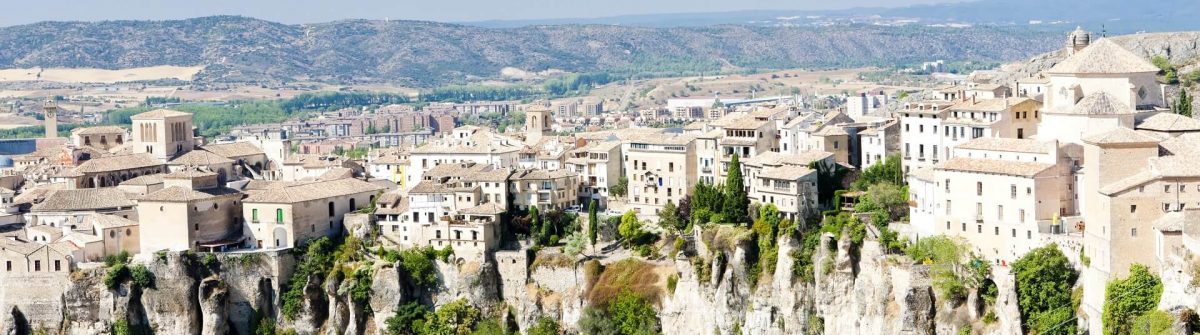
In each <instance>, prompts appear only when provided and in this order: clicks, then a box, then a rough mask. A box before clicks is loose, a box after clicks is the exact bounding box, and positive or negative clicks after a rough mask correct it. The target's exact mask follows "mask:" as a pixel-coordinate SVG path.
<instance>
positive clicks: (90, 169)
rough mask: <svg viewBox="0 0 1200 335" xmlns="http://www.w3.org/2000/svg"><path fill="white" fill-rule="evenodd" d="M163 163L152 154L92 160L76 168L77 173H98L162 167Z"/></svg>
mask: <svg viewBox="0 0 1200 335" xmlns="http://www.w3.org/2000/svg"><path fill="white" fill-rule="evenodd" d="M161 165H163V163H162V162H161V161H159V160H157V159H154V157H153V156H150V154H132V155H122V156H108V157H100V158H92V159H90V160H88V161H86V162H83V164H79V166H77V167H75V169H74V172H75V173H97V172H109V171H121V170H132V169H139V168H147V167H154V166H161Z"/></svg>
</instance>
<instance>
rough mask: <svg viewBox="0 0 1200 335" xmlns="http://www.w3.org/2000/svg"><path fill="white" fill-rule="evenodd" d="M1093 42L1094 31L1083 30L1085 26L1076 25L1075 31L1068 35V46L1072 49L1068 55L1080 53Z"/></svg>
mask: <svg viewBox="0 0 1200 335" xmlns="http://www.w3.org/2000/svg"><path fill="white" fill-rule="evenodd" d="M1090 44H1092V33H1089V32H1086V31H1083V27H1080V26H1075V31H1072V32H1071V34H1070V35H1067V48H1068V49H1071V51H1069V54H1068V56H1070V55H1074V54H1075V53H1078V52H1079V50H1083V48H1086V47H1087V46H1088V45H1090Z"/></svg>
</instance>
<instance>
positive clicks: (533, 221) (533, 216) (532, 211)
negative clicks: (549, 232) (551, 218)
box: [529, 206, 542, 241]
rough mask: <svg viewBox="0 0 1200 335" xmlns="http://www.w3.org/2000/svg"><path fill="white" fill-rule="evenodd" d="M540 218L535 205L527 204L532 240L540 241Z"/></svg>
mask: <svg viewBox="0 0 1200 335" xmlns="http://www.w3.org/2000/svg"><path fill="white" fill-rule="evenodd" d="M541 232H542V218H541V216H540V215H538V209H537V206H529V234H530V235H534V236H533V240H534V241H541V236H538V235H540V234H541Z"/></svg>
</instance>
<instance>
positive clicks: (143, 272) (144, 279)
mask: <svg viewBox="0 0 1200 335" xmlns="http://www.w3.org/2000/svg"><path fill="white" fill-rule="evenodd" d="M129 276H130V278H131V279H132V280H133V285H134V286H137V287H142V288H154V273H151V272H150V270H149V269H146V266H144V265H141V264H138V265H134V266H133V267H131V268H130V270H129Z"/></svg>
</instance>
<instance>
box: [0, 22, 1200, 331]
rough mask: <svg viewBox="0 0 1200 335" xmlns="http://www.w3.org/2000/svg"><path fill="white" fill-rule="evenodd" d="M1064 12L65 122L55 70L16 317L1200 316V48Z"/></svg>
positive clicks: (1039, 323)
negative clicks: (976, 66) (822, 48)
mask: <svg viewBox="0 0 1200 335" xmlns="http://www.w3.org/2000/svg"><path fill="white" fill-rule="evenodd" d="M1064 38H1065V39H1066V43H1065V45H1063V46H1062V47H1061V49H1060V50H1058V51H1055V52H1054V54H1055V55H1057V56H1054V57H1058V58H1042V59H1035V61H1041V62H1042V63H1039V64H1027V65H1028V66H1025V67H1014V66H1006V67H1001V68H999V69H996V70H986V71H976V72H975V73H973V74H971V75H965V74H964V75H961V76H951V78H950V79H949V80H944V81H941V82H938V83H936V84H935V83H930V82H920V83H915V82H914V83H904V84H902V85H900V84H897V85H879V86H862V85H860V86H861V87H859V88H861V89H855V90H854V91H853V92H847V93H842V92H840V91H842V90H846V88H845V87H846V86H842V87H839V88H836V89H835V88H834V87H835V86H834V85H832V84H829V86H820V85H816V86H813V87H814V88H813V90H812V91H810V92H805V93H806V94H804V95H801V94H799V92H789V93H791V94H773V93H766V92H753V91H751V93H750V94H749V95H745V94H741V93H746V92H739V94H730V93H728V92H727V93H726V94H725V95H722V94H721V93H720V92H711V93H712V94H711V95H709V94H700V93H697V94H696V96H676V95H675V94H674V93H673V92H668V93H670V94H671V95H670V96H669V97H668V96H667V95H666V94H664V93H663V92H657V93H658V94H663V96H662V98H661V99H660V100H661V101H658V102H664V103H662V104H660V105H654V106H651V105H645V106H637V108H629V107H630V106H627V105H626V106H619V107H618V106H614V105H613V100H611V99H609V100H606V99H593V98H591V97H578V98H577V97H572V98H568V99H557V100H555V101H543V100H535V101H515V100H507V101H505V100H500V101H482V100H479V101H470V102H453V103H451V102H447V103H432V104H422V105H417V104H409V103H389V104H370V106H367V105H368V104H362V105H361V106H348V107H344V108H337V109H332V110H324V111H320V112H315V113H314V114H315V115H313V117H308V118H294V119H288V120H286V121H283V122H259V123H247V124H237V125H228V124H222V126H226V127H228V131H224V128H223V129H222V130H221V131H216V130H212V129H203V127H201V126H198V125H197V123H198V121H197V119H198V118H199V117H200V116H201V114H200V113H189V112H185V111H181V110H176V109H173V108H172V106H171V104H160V106H156V107H154V108H152V109H148V110H146V111H141V112H139V113H136V114H132V115H130V116H129V117H128V121H129V122H128V124H106V125H92V124H88V125H83V126H77V127H73V128H71V130H70V131H69V136H66V137H60V133H59V125H58V122H59V120H60V116H59V114H60V113H63V112H64V111H63V110H61V109H60V108H59V105H58V101H55V100H53V99H51V100H48V101H45V102H43V103H41V104H40V105H41V106H40V108H41V109H40V111H39V112H40V116H41V119H42V120H44V121H43V122H42V127H44V135H43V136H41V137H39V138H26V139H16V140H5V141H3V143H0V149H3V150H7V151H21V152H20V153H18V154H13V155H10V156H5V157H4V158H5V159H4V160H6V161H0V166H3V167H2V168H0V200H2V201H0V209H2V210H0V262H2V263H3V266H4V268H3V269H2V270H0V312H2V313H0V330H3V331H4V333H5V334H27V333H61V334H92V333H121V334H127V333H157V334H227V333H237V334H250V333H255V334H276V333H279V334H283V333H289V332H290V333H294V334H317V333H324V334H442V333H455V334H467V333H471V332H472V331H474V332H476V333H481V334H509V333H514V332H516V333H523V334H560V333H569V334H574V333H584V334H649V333H666V334H700V333H717V334H742V333H745V334H822V333H824V334H951V333H955V334H1021V333H1037V334H1075V333H1078V332H1083V331H1087V332H1088V333H1104V334H1110V333H1113V334H1125V333H1130V332H1131V331H1132V330H1133V327H1135V325H1139V326H1138V327H1140V325H1143V324H1144V325H1146V327H1151V325H1153V327H1158V328H1154V329H1156V331H1168V332H1172V333H1181V332H1189V333H1190V332H1194V331H1197V330H1198V329H1197V324H1198V323H1200V319H1197V318H1196V312H1195V311H1196V310H1197V309H1200V298H1198V297H1200V295H1197V289H1200V266H1198V265H1197V263H1196V261H1195V257H1196V256H1197V255H1198V254H1200V240H1198V239H1200V168H1197V165H1198V164H1197V163H1198V162H1197V160H1198V159H1200V120H1197V119H1196V118H1194V117H1193V115H1192V113H1191V111H1192V108H1193V107H1194V105H1195V103H1194V102H1193V101H1192V100H1191V98H1189V97H1188V96H1189V95H1188V92H1189V91H1188V88H1182V85H1181V84H1180V82H1189V83H1190V81H1189V80H1194V79H1191V78H1190V77H1189V76H1192V75H1194V74H1195V73H1197V72H1190V74H1189V72H1187V71H1185V70H1183V69H1178V72H1179V73H1178V74H1176V73H1175V71H1177V69H1175V68H1169V69H1168V68H1164V67H1169V66H1170V64H1166V65H1163V64H1162V62H1161V61H1158V60H1155V61H1152V60H1151V57H1150V56H1153V55H1146V54H1145V53H1141V52H1134V51H1131V50H1130V49H1128V48H1126V47H1124V46H1122V44H1120V43H1118V42H1114V39H1113V38H1108V37H1101V36H1100V35H1098V34H1095V33H1091V32H1088V31H1085V30H1083V29H1082V28H1080V29H1076V30H1075V31H1073V32H1071V33H1070V34H1069V35H1067V36H1064ZM1056 46H1057V45H1056ZM1056 46H1055V47H1056ZM1038 65H1046V66H1045V67H1044V68H1037V66H1038ZM1193 65H1194V64H1193ZM940 66H944V64H943V63H942V62H930V63H927V64H926V65H924V67H927V68H932V69H924V70H932V71H933V72H936V70H937V68H938V67H940ZM1030 69H1034V71H1030ZM1167 73H1170V74H1171V75H1173V76H1177V78H1176V79H1172V78H1170V76H1167ZM788 76H789V77H790V76H791V75H790V74H788ZM1179 77H1183V78H1184V79H1178V78H1179ZM775 79H778V78H775ZM1195 79H1200V78H1195ZM764 80H765V79H764ZM684 85H685V86H683V87H682V88H680V89H681V90H684V89H689V88H690V86H689V85H690V84H684ZM697 90H699V89H697ZM631 91H632V90H631ZM649 91H652V90H648V92H649ZM705 93H709V92H705ZM643 95H646V94H643ZM1146 329H1150V328H1146Z"/></svg>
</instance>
